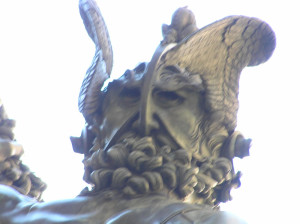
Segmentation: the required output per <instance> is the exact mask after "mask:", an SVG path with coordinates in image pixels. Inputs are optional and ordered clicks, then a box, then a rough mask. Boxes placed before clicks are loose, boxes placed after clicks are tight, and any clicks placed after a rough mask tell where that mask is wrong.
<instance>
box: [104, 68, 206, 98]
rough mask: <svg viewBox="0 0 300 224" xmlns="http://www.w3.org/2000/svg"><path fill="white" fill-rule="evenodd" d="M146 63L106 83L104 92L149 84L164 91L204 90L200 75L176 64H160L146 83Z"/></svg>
mask: <svg viewBox="0 0 300 224" xmlns="http://www.w3.org/2000/svg"><path fill="white" fill-rule="evenodd" d="M146 70H147V64H146V63H141V64H140V65H138V66H137V67H136V68H135V69H133V70H127V71H126V72H125V73H124V74H123V75H122V76H121V77H120V78H119V79H117V80H114V81H112V82H111V83H109V84H108V87H107V89H106V92H107V93H109V92H110V91H112V90H113V89H114V90H113V91H115V89H116V88H117V89H122V88H140V89H142V88H143V87H145V86H146V85H151V86H152V87H153V89H154V88H156V89H161V90H164V91H179V90H188V91H195V92H201V93H203V92H204V87H203V83H202V79H201V76H200V75H199V74H191V73H190V72H188V70H186V69H185V68H180V67H179V66H177V65H162V66H160V67H159V68H157V70H156V71H155V73H154V74H152V75H153V76H155V78H154V79H153V82H152V83H146V81H145V74H146Z"/></svg>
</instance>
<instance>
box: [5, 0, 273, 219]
mask: <svg viewBox="0 0 300 224" xmlns="http://www.w3.org/2000/svg"><path fill="white" fill-rule="evenodd" d="M79 6H80V14H81V16H82V19H83V22H84V25H85V28H86V30H87V32H88V34H89V36H90V37H91V39H92V40H93V42H94V43H95V46H96V52H95V56H94V59H93V62H92V65H91V66H90V68H89V69H88V71H87V73H86V76H85V78H84V81H83V83H82V87H81V90H80V94H79V100H78V105H79V110H80V112H82V114H83V116H84V117H85V119H86V126H85V128H84V129H83V131H82V135H81V137H79V138H76V137H72V138H71V141H72V145H73V149H74V151H75V152H77V153H82V154H83V155H84V160H83V163H84V167H85V174H84V180H85V181H86V182H87V183H89V184H90V187H89V188H86V189H84V190H83V191H82V192H81V193H80V195H79V196H78V197H76V198H74V199H71V200H64V201H56V202H51V203H46V202H44V203H36V202H34V201H32V200H31V199H28V198H25V197H22V196H21V195H19V194H18V193H17V192H15V191H14V190H12V189H9V188H8V187H5V186H2V187H1V188H0V195H3V196H1V199H0V200H1V201H0V203H1V204H3V205H4V207H3V208H1V209H0V220H4V221H6V223H203V224H209V223H231V224H234V223H244V222H243V221H241V220H239V219H238V218H236V217H235V216H233V215H230V214H227V213H226V212H221V211H219V210H218V208H219V204H220V203H221V202H226V201H228V200H230V199H231V196H230V191H231V189H232V188H235V187H239V186H240V176H241V173H240V172H236V171H235V170H234V167H233V161H232V160H233V158H234V157H239V158H243V157H245V156H248V155H249V148H250V143H251V140H250V139H245V138H244V137H243V135H242V134H241V133H239V132H237V131H236V130H235V128H236V123H237V111H238V84H239V76H240V73H241V71H242V70H243V68H244V67H246V66H254V65H258V64H260V63H263V62H265V61H267V60H268V59H269V57H270V56H271V55H272V52H273V50H274V48H275V35H274V33H273V31H272V30H271V28H270V27H269V26H268V25H267V24H266V23H265V22H263V21H261V20H259V19H256V18H249V17H244V16H231V17H227V18H224V19H222V20H219V21H217V22H215V23H213V24H210V25H208V26H206V27H204V28H202V29H198V28H197V26H196V21H195V17H194V15H193V13H192V12H191V11H190V10H188V9H187V8H186V7H185V8H180V9H178V10H177V11H176V12H175V13H174V15H173V17H172V22H171V24H170V25H163V27H162V31H163V40H162V41H161V43H160V44H159V45H158V47H157V49H156V50H155V52H154V55H153V57H152V59H151V61H150V62H149V63H141V64H139V65H138V66H137V67H136V68H134V69H133V70H127V71H126V72H125V73H124V74H123V75H122V76H121V77H120V78H119V79H117V80H113V81H112V82H110V83H109V84H108V85H107V86H106V87H105V86H104V82H105V81H106V80H107V79H108V78H109V77H110V73H111V70H112V64H113V63H112V61H113V53H112V47H111V43H110V38H109V35H108V31H107V28H106V25H105V23H104V20H103V18H102V16H101V13H100V10H99V8H98V7H97V5H96V3H95V2H94V1H93V0H80V4H79ZM4 195H5V197H4ZM9 204H11V205H9ZM20 204H22V205H23V206H18V205H20ZM15 206H18V207H15Z"/></svg>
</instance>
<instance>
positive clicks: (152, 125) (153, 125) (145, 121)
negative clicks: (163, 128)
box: [138, 96, 159, 136]
mask: <svg viewBox="0 0 300 224" xmlns="http://www.w3.org/2000/svg"><path fill="white" fill-rule="evenodd" d="M140 106H141V107H140V113H139V119H138V129H139V131H140V132H141V134H142V135H144V136H149V135H150V134H151V132H153V131H154V130H158V129H159V123H158V121H157V119H156V116H157V114H156V113H155V105H154V104H153V101H152V99H151V96H149V98H148V99H147V100H145V101H144V102H143V101H142V103H141V105H140Z"/></svg>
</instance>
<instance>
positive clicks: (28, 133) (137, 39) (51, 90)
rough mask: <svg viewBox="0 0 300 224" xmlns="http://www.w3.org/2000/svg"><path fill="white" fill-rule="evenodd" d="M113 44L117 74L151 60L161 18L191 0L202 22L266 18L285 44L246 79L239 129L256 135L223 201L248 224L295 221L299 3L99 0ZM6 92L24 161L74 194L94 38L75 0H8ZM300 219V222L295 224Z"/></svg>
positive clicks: (1, 92) (51, 195)
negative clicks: (81, 102) (83, 91)
mask: <svg viewBox="0 0 300 224" xmlns="http://www.w3.org/2000/svg"><path fill="white" fill-rule="evenodd" d="M97 2H98V4H99V6H100V9H101V11H102V14H103V16H104V18H105V20H106V23H107V26H108V29H109V32H110V36H111V41H112V45H113V50H114V69H113V77H118V76H120V75H122V74H123V72H124V71H125V70H126V69H127V68H129V69H130V68H134V67H135V65H137V64H138V63H139V62H142V61H149V60H150V59H151V57H152V54H153V53H154V50H155V48H156V47H157V45H158V44H159V41H160V40H161V38H162V37H161V24H162V23H168V24H169V23H170V20H171V15H172V13H173V12H174V11H175V10H176V9H177V8H178V7H181V6H186V5H187V6H189V8H190V9H191V10H192V11H193V12H194V13H195V14H196V18H197V25H198V27H202V26H205V25H207V24H209V23H211V22H214V21H215V20H218V19H221V18H223V17H225V16H228V15H247V16H253V17H258V18H260V19H262V20H264V21H266V22H267V23H269V24H270V26H271V27H272V28H273V30H274V31H275V33H276V36H277V48H276V50H275V52H274V54H273V57H272V58H271V59H270V60H269V61H268V62H266V63H265V64H263V65H260V66H258V67H253V68H247V69H245V70H244V71H243V73H242V76H241V80H240V110H239V115H238V128H237V129H238V130H240V131H241V132H242V133H244V135H245V136H246V137H249V138H252V139H253V144H252V145H253V146H252V148H251V156H250V157H249V158H246V159H243V160H237V161H235V162H236V166H237V170H241V171H242V172H243V174H244V175H243V178H242V187H241V188H240V189H238V190H235V191H234V192H233V196H234V200H233V201H232V202H230V203H228V204H227V205H226V206H223V207H222V208H223V209H224V210H229V211H231V212H233V213H236V214H238V215H239V216H241V217H243V218H244V219H246V220H247V221H249V223H295V219H296V218H297V213H298V208H297V207H298V201H299V199H300V197H299V185H300V181H299V170H300V168H299V154H300V153H299V151H300V146H299V134H300V132H299V126H300V119H299V115H300V109H299V106H298V105H299V99H298V97H299V96H300V92H299V82H298V80H299V78H298V77H299V75H300V74H299V73H300V72H299V66H298V65H299V52H300V48H299V39H300V37H299V36H300V34H299V31H298V30H299V21H300V14H299V6H298V5H296V3H297V2H296V1H289V0H286V1H276V2H274V1H263V0H252V1H241V0H236V1H234V0H227V1H199V0H193V1H192V0H190V1H188V0H182V1H179V0H165V1H157V0H152V1H141V0H140V1H137V0H136V1H134V0H126V1H121V0H120V1H109V0H103V1H100V0H98V1H97ZM0 29H1V30H0V32H1V35H0V59H1V60H0V97H1V99H2V101H3V103H4V104H5V106H6V109H7V111H8V114H9V116H10V117H11V118H14V119H16V120H17V128H16V138H17V140H18V141H19V142H20V143H22V144H23V145H24V148H25V155H24V156H23V157H22V158H23V160H24V163H26V164H28V165H29V167H30V169H31V170H32V171H34V172H36V174H37V175H38V176H40V177H41V178H42V179H43V180H44V181H45V182H47V184H48V190H47V191H46V192H45V194H44V198H45V200H47V201H49V200H56V199H62V198H70V197H74V196H76V195H77V194H78V193H79V192H80V190H81V189H82V188H83V187H84V186H85V184H84V182H83V181H82V174H83V166H82V163H81V160H82V156H81V155H76V154H75V153H73V151H72V147H71V144H70V141H69V136H71V135H73V136H76V135H79V134H80V132H81V128H82V127H83V125H84V121H83V119H82V117H81V115H80V114H79V113H78V111H77V97H78V93H79V88H80V85H81V82H82V79H83V76H84V74H85V72H86V70H87V68H88V67H89V65H90V63H91V61H92V57H93V55H94V45H93V43H92V41H91V40H90V39H89V37H88V35H87V34H86V31H85V29H84V26H83V24H82V21H81V18H80V15H79V12H78V2H77V0H63V1H62V0H51V1H50V0H26V1H24V0H14V1H4V0H1V6H0ZM293 220H294V221H293Z"/></svg>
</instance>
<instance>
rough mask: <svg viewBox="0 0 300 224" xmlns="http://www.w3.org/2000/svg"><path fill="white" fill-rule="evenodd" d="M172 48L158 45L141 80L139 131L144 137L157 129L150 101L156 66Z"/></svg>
mask: <svg viewBox="0 0 300 224" xmlns="http://www.w3.org/2000/svg"><path fill="white" fill-rule="evenodd" d="M172 47H174V45H167V46H161V45H159V46H158V47H157V49H156V51H155V53H154V55H153V57H152V59H151V61H150V62H149V63H148V66H147V70H146V73H145V75H144V78H143V89H142V93H141V103H140V109H139V111H140V116H139V121H138V125H139V129H140V131H141V133H142V134H143V135H145V136H147V135H149V134H150V133H151V131H152V130H153V129H157V128H159V123H158V122H157V120H155V115H156V114H155V105H154V103H153V99H152V91H153V85H154V83H155V80H156V79H157V75H158V74H157V72H158V71H157V69H158V68H157V66H158V64H159V61H160V59H161V56H162V55H163V53H164V52H166V51H167V50H169V49H171V48H172Z"/></svg>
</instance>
